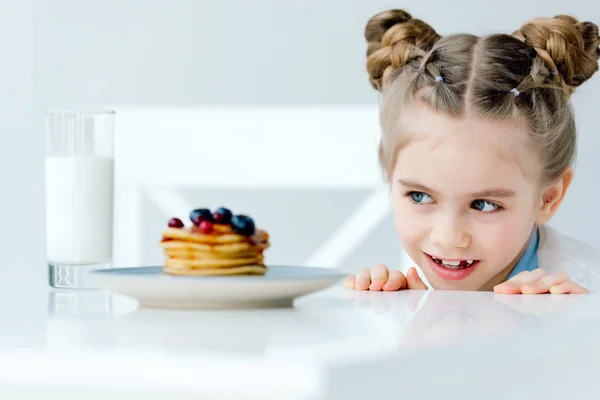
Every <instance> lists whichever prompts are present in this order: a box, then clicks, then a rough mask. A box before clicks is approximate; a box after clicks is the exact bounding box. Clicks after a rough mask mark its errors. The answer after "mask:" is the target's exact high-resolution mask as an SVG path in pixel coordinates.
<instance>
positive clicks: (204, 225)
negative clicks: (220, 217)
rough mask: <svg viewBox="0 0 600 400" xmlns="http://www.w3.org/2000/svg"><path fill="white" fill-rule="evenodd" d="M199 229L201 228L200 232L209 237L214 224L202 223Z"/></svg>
mask: <svg viewBox="0 0 600 400" xmlns="http://www.w3.org/2000/svg"><path fill="white" fill-rule="evenodd" d="M198 228H200V232H202V233H204V234H206V235H208V234H209V233H211V232H212V231H213V224H212V223H211V222H209V221H202V222H200V226H198Z"/></svg>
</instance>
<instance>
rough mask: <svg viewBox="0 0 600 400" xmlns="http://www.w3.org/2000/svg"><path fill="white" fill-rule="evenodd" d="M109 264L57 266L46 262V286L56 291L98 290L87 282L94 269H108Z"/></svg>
mask: <svg viewBox="0 0 600 400" xmlns="http://www.w3.org/2000/svg"><path fill="white" fill-rule="evenodd" d="M110 267H111V265H110V264H85V265H72V264H58V263H53V262H48V284H49V285H50V286H51V287H53V288H56V289H99V288H98V287H95V286H94V285H93V284H92V283H91V282H90V280H89V273H90V271H92V270H95V269H108V268H110Z"/></svg>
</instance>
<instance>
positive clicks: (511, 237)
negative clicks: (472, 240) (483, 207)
mask: <svg viewBox="0 0 600 400" xmlns="http://www.w3.org/2000/svg"><path fill="white" fill-rule="evenodd" d="M532 226H533V221H531V223H529V222H528V219H527V218H504V219H503V220H501V221H497V222H496V223H494V224H489V225H488V224H486V225H485V226H480V229H478V233H477V236H478V238H477V243H479V244H480V245H481V246H482V247H484V248H485V249H486V251H487V253H490V254H497V255H498V257H499V258H505V257H506V258H512V257H514V256H516V254H517V253H518V252H520V251H521V248H522V247H523V243H525V242H526V241H527V239H528V238H529V235H530V234H531V228H532Z"/></svg>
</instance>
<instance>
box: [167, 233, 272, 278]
mask: <svg viewBox="0 0 600 400" xmlns="http://www.w3.org/2000/svg"><path fill="white" fill-rule="evenodd" d="M269 246H270V244H269V235H268V233H267V232H265V231H264V230H258V229H257V230H256V232H255V233H254V234H253V235H252V236H244V235H240V234H237V233H235V232H234V231H233V229H232V228H231V226H230V225H219V224H215V225H214V228H213V231H212V232H211V233H210V234H204V233H202V232H200V230H199V229H198V228H197V227H195V226H192V227H191V228H168V229H166V230H165V231H164V232H163V237H162V240H161V247H162V248H163V249H164V251H165V254H166V256H167V260H166V261H165V268H164V272H165V273H166V274H170V275H264V274H265V272H266V271H267V267H266V266H265V264H264V262H263V258H264V256H263V252H264V251H265V250H266V249H267V248H268V247H269Z"/></svg>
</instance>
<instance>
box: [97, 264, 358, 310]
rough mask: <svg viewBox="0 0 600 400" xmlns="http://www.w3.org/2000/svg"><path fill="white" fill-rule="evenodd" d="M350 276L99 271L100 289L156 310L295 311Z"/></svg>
mask: <svg viewBox="0 0 600 400" xmlns="http://www.w3.org/2000/svg"><path fill="white" fill-rule="evenodd" d="M345 276H346V274H345V273H344V272H342V271H340V270H337V269H331V268H314V267H297V266H282V265H271V266H268V269H267V273H266V274H265V275H262V276H260V275H259V276H171V275H166V274H163V268H162V267H160V266H158V267H133V268H112V269H102V270H94V271H92V272H91V274H90V279H91V280H93V283H94V285H95V286H96V287H99V288H102V289H105V290H108V291H111V292H114V293H119V294H122V295H125V296H128V297H132V298H134V299H136V300H137V301H138V302H139V303H140V306H142V307H152V308H266V307H269V308H270V307H291V306H292V305H293V302H294V299H295V298H297V297H300V296H303V295H306V294H309V293H314V292H317V291H319V290H322V289H325V288H327V287H329V286H332V285H334V284H335V283H337V282H339V281H340V280H341V279H343V278H344V277H345Z"/></svg>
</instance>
